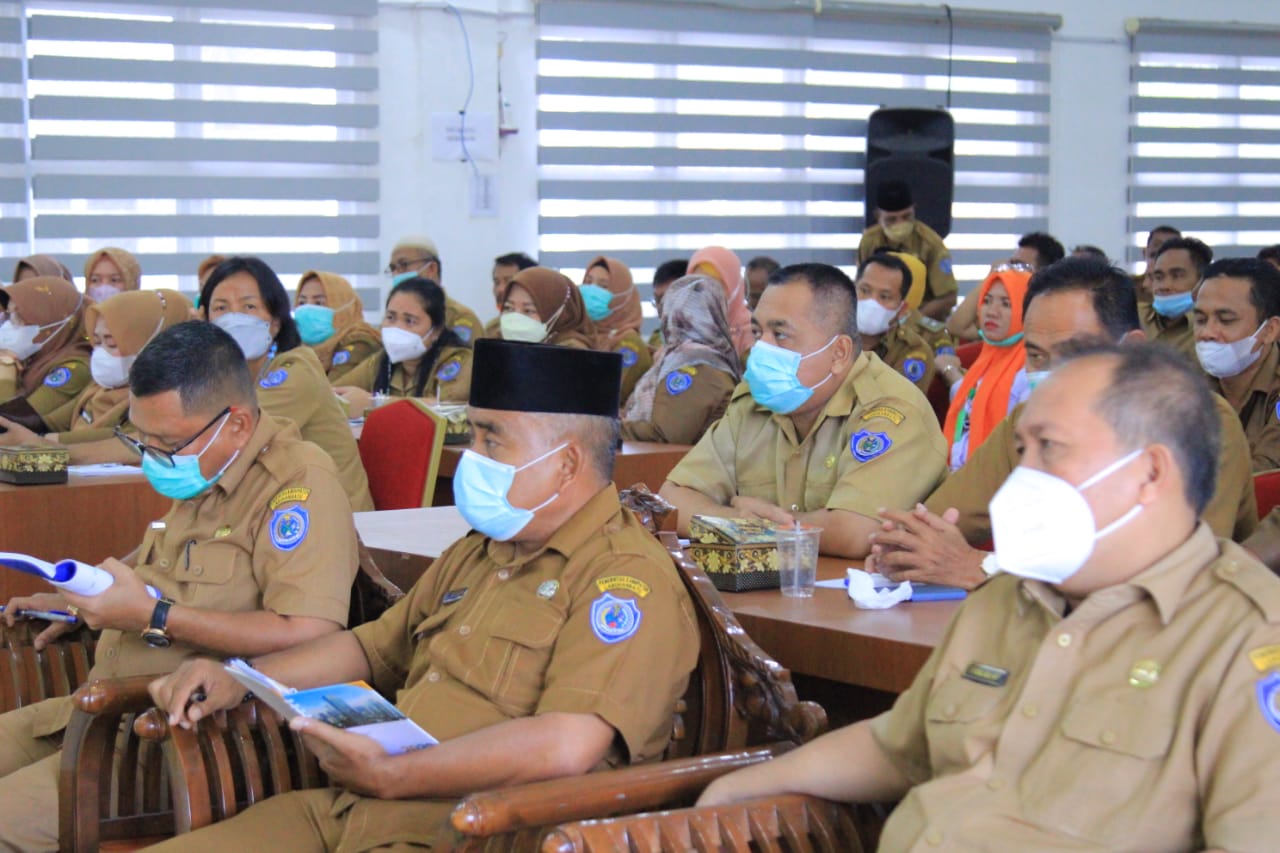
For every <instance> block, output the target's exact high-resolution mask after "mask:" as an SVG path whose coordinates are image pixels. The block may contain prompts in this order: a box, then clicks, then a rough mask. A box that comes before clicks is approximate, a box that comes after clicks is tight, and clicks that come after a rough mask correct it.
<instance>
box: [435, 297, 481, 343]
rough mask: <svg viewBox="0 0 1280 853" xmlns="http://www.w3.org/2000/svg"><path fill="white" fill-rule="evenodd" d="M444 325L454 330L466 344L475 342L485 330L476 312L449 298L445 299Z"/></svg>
mask: <svg viewBox="0 0 1280 853" xmlns="http://www.w3.org/2000/svg"><path fill="white" fill-rule="evenodd" d="M444 324H445V325H446V326H448V327H449V328H450V329H453V332H454V334H456V335H457V336H458V337H459V338H461V339H462V342H463V343H464V344H469V343H472V342H474V341H475V339H476V338H478V337H479V336H480V332H481V330H482V329H483V328H484V326H483V325H482V324H481V323H480V318H479V317H477V316H476V312H474V311H472V310H471V309H470V308H468V307H467V306H465V305H463V304H462V303H461V302H458V301H457V300H456V299H453V298H452V297H449V296H446V297H445V298H444Z"/></svg>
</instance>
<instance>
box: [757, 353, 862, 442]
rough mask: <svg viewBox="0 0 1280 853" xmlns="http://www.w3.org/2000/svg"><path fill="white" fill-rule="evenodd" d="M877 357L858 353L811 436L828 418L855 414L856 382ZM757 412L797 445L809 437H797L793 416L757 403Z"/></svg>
mask: <svg viewBox="0 0 1280 853" xmlns="http://www.w3.org/2000/svg"><path fill="white" fill-rule="evenodd" d="M872 358H876V360H877V361H878V360H879V358H878V357H877V356H874V355H872V354H871V353H868V352H866V351H865V350H864V351H862V352H860V353H858V357H857V358H856V359H854V361H853V366H852V367H850V368H849V372H848V373H846V374H845V377H844V380H843V381H841V383H840V387H839V388H837V389H836V393H834V394H832V395H831V399H830V400H828V401H827V405H826V406H824V407H823V409H822V413H821V414H820V415H818V419H817V420H816V421H814V422H813V426H812V427H811V428H810V429H809V435H813V434H814V433H816V432H817V431H818V428H819V427H820V426H822V424H823V422H825V421H826V420H827V418H847V417H849V415H851V414H853V407H854V406H855V405H856V404H857V402H858V392H857V391H856V390H855V389H854V387H853V386H854V382H855V381H856V380H857V379H858V377H860V376H861V375H862V374H863V373H866V371H867V368H868V367H869V366H870V365H871V359H872ZM746 384H747V383H746V382H745V381H744V382H743V383H742V387H746ZM755 407H756V411H758V412H763V413H764V414H766V415H770V416H771V417H772V419H773V422H774V423H775V424H777V425H778V428H779V429H780V430H782V434H783V435H785V436H787V437H788V438H789V439H791V441H792V442H793V443H795V444H801V443H803V441H804V440H805V439H806V438H808V436H797V435H796V426H795V422H794V421H792V420H791V415H780V414H778V413H777V412H771V411H770V410H769V409H766V408H765V407H764V406H762V405H760V404H759V403H755Z"/></svg>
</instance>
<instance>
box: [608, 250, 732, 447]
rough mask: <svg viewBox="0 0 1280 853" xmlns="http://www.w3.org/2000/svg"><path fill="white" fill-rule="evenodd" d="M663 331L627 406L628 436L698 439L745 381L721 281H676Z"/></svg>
mask: <svg viewBox="0 0 1280 853" xmlns="http://www.w3.org/2000/svg"><path fill="white" fill-rule="evenodd" d="M662 336H663V340H664V341H666V344H665V345H664V346H663V347H662V348H661V349H659V350H658V352H657V354H656V355H655V356H654V364H653V367H651V368H649V370H648V372H646V373H645V375H644V376H643V377H641V379H640V382H639V383H638V384H637V385H636V389H635V393H634V394H632V395H631V399H630V401H628V403H627V405H626V406H625V407H624V408H623V412H622V437H623V438H625V439H629V440H631V441H665V442H668V443H670V444H695V443H697V441H698V439H699V438H701V437H702V434H703V433H704V432H706V431H707V428H708V427H710V426H711V425H712V424H713V423H715V422H716V421H717V420H719V418H720V416H721V415H723V414H724V410H725V408H726V407H727V406H728V405H729V398H730V397H731V396H732V394H733V389H734V387H735V386H736V385H737V384H738V382H740V381H741V380H742V367H741V361H740V359H739V358H738V352H737V349H736V348H735V346H734V343H733V339H732V337H731V333H730V329H729V318H728V307H727V306H726V305H725V297H724V288H723V287H722V286H721V284H720V282H719V281H716V280H715V279H713V278H711V277H709V276H701V275H690V276H685V277H684V278H681V279H679V280H678V281H676V282H674V283H673V284H672V285H671V287H670V288H669V289H668V290H667V292H666V294H665V295H664V296H663V299H662Z"/></svg>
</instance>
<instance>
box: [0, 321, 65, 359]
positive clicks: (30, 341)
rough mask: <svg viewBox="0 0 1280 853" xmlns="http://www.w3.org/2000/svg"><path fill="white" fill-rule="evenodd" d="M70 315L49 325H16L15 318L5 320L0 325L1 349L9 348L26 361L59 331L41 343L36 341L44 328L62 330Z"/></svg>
mask: <svg viewBox="0 0 1280 853" xmlns="http://www.w3.org/2000/svg"><path fill="white" fill-rule="evenodd" d="M70 319H71V318H70V317H68V318H67V319H66V320H60V321H59V322H57V323H50V324H49V325H47V326H32V325H26V326H15V325H14V324H13V320H5V321H4V325H3V326H0V350H8V351H9V352H11V353H13V354H14V355H16V356H17V357H18V358H20V359H22V360H23V361H26V360H27V359H29V358H31V356H33V355H35V354H36V353H38V352H40V348H41V347H43V346H44V345H45V344H46V343H48V342H49V341H51V340H53V339H54V337H55V336H57V334H58V332H57V331H54V332H52V333H50V334H49V336H48V337H47V338H45V339H44V340H43V341H41V342H40V343H38V344H37V343H34V341H35V339H36V337H37V336H38V335H39V334H40V332H41V331H42V330H44V329H57V330H58V331H61V329H62V327H63V326H65V325H67V323H68V322H69V321H70Z"/></svg>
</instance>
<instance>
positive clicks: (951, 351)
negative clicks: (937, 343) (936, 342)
mask: <svg viewBox="0 0 1280 853" xmlns="http://www.w3.org/2000/svg"><path fill="white" fill-rule="evenodd" d="M955 354H956V348H955V347H945V346H944V347H938V355H955Z"/></svg>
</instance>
